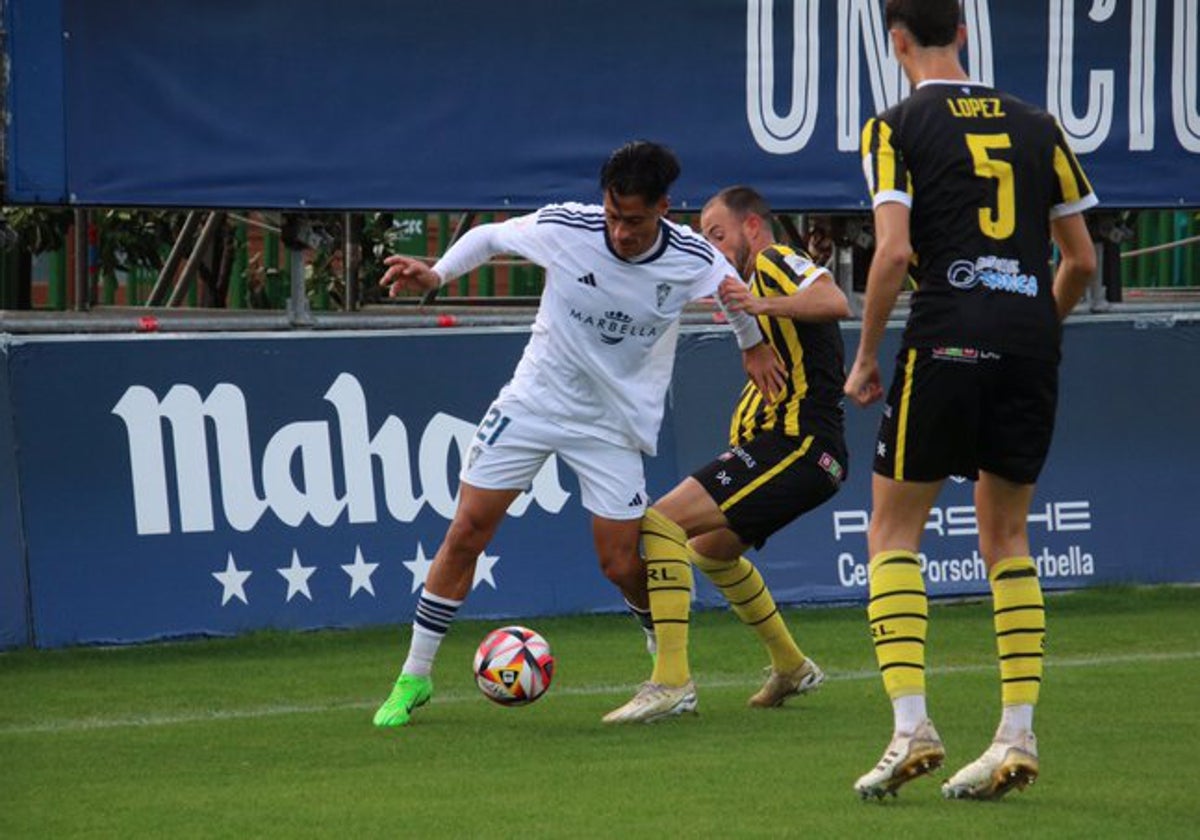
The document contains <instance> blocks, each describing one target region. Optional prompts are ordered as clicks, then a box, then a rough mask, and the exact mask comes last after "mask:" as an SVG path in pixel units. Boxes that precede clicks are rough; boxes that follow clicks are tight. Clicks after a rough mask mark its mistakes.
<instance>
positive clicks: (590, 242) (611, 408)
mask: <svg viewBox="0 0 1200 840" xmlns="http://www.w3.org/2000/svg"><path fill="white" fill-rule="evenodd" d="M501 253H506V254H518V255H520V256H522V257H524V258H525V259H527V260H529V261H530V262H534V263H537V264H538V265H540V266H542V267H543V268H545V269H546V285H545V290H544V291H543V292H542V298H541V304H540V305H539V306H538V312H537V317H536V319H535V320H534V324H533V328H532V333H533V334H532V336H531V337H530V339H529V343H528V344H527V345H526V346H525V352H524V355H522V357H521V361H520V363H519V364H518V365H517V369H516V371H515V372H514V374H513V378H512V380H511V381H510V382H509V383H508V384H507V385H506V386H505V391H504V392H506V393H509V394H511V395H512V396H514V397H516V398H517V399H519V400H520V401H521V402H522V403H524V404H525V405H527V406H528V407H530V408H531V409H533V410H535V411H537V412H539V413H540V414H542V415H543V416H545V417H547V418H549V419H551V420H553V421H554V422H556V423H558V424H560V425H562V426H565V427H567V428H570V429H574V430H577V431H579V432H582V433H584V434H590V435H594V436H596V437H599V438H602V439H604V440H607V441H611V442H613V443H616V444H620V445H624V446H630V447H634V448H637V449H640V450H642V451H643V452H645V453H646V454H648V455H653V454H654V453H655V450H656V447H657V441H658V430H659V426H660V425H661V424H662V417H663V405H664V402H665V400H666V393H667V386H668V385H669V384H670V380H671V372H672V369H673V367H674V364H675V343H676V339H677V337H678V334H679V319H680V315H681V314H682V312H683V308H684V306H685V305H686V304H687V303H689V302H690V301H693V300H696V299H698V298H702V297H706V296H709V295H715V294H716V291H717V286H718V285H719V284H720V282H721V280H722V279H723V278H725V277H727V276H733V277H737V276H738V274H737V272H736V271H735V270H734V268H733V267H732V266H731V265H730V264H729V262H728V261H727V260H726V259H725V258H724V257H723V256H722V255H721V254H720V253H719V252H718V251H717V250H716V249H715V248H713V247H712V246H711V245H709V244H708V242H706V241H705V240H704V239H703V238H701V237H700V236H698V235H697V234H696V233H694V232H693V231H692V230H691V229H690V228H688V227H686V226H684V225H680V224H676V223H674V222H671V221H668V220H665V219H664V220H663V221H662V223H661V225H660V232H659V239H658V242H657V243H656V245H655V246H654V248H652V249H651V250H650V251H649V252H648V253H647V254H646V256H644V257H643V258H641V259H640V260H639V261H638V262H630V261H627V260H624V259H622V258H621V257H619V256H617V254H616V253H615V252H614V251H613V249H612V247H611V245H610V243H609V239H608V234H607V231H606V229H605V224H604V208H603V207H601V206H598V205H585V204H576V203H566V204H552V205H548V206H546V207H543V208H541V209H540V210H538V211H537V212H535V213H531V214H529V215H527V216H520V217H518V218H514V219H509V220H508V221H505V222H500V223H498V224H493V225H483V226H481V227H478V228H474V229H472V230H471V231H469V232H468V233H467V235H466V236H464V237H463V238H462V239H460V240H459V241H458V242H457V243H455V245H454V246H452V247H451V248H450V249H449V250H448V251H447V252H446V255H445V256H444V257H443V258H442V259H441V260H439V261H438V263H437V264H436V265H435V266H434V270H435V271H437V272H438V273H439V274H440V275H441V276H442V277H443V279H449V278H453V277H457V276H459V275H461V274H464V273H466V272H467V271H470V270H471V269H473V268H475V267H476V266H477V265H480V264H481V263H482V262H483V261H484V260H486V259H488V258H489V257H491V256H494V255H495V254H501ZM730 320H731V322H732V323H733V324H734V325H735V327H736V331H737V334H738V344H739V346H742V347H748V346H751V345H753V344H755V343H757V342H758V341H760V340H761V334H760V333H759V332H758V327H757V324H756V323H755V322H754V320H753V319H752V318H749V316H745V315H744V313H732V314H731V315H730ZM751 331H752V332H751Z"/></svg>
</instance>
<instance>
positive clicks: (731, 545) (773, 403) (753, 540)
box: [605, 187, 849, 723]
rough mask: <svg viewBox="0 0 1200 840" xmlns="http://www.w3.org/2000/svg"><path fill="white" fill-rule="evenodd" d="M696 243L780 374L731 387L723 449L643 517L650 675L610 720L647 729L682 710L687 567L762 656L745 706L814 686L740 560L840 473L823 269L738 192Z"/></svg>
mask: <svg viewBox="0 0 1200 840" xmlns="http://www.w3.org/2000/svg"><path fill="white" fill-rule="evenodd" d="M700 224H701V229H702V232H703V233H704V235H705V238H707V239H708V240H709V242H711V243H712V244H713V245H715V246H716V247H717V249H718V250H720V251H721V252H722V254H724V255H725V257H726V258H727V259H729V261H730V262H731V263H732V264H733V265H734V266H735V267H736V268H737V269H738V271H739V272H740V273H741V274H742V276H743V277H745V278H747V280H748V283H749V285H746V284H744V283H742V282H741V281H740V280H737V279H734V278H727V279H726V281H725V282H723V283H722V285H721V289H720V293H721V297H722V300H723V302H724V303H725V305H726V306H727V308H729V309H730V310H734V311H744V312H747V313H749V314H751V315H754V316H755V317H756V318H757V319H758V325H759V329H760V330H761V331H762V333H763V335H764V336H765V337H766V339H767V341H768V343H769V344H770V345H771V347H773V348H774V350H775V352H776V353H778V354H779V357H780V359H781V360H782V362H783V365H784V368H785V381H784V384H783V387H782V388H781V389H780V390H779V391H778V392H776V393H764V392H763V391H762V390H760V389H759V388H758V387H756V386H755V385H754V384H753V383H747V385H746V387H745V388H744V389H743V391H742V394H741V398H740V399H739V401H738V404H737V408H736V410H735V411H734V414H733V420H732V423H731V428H730V446H729V449H728V450H727V451H726V452H724V453H722V454H721V455H720V456H718V457H717V458H716V459H715V460H713V461H712V462H710V463H709V464H707V465H705V466H704V467H702V468H700V469H699V470H697V471H696V472H694V473H693V474H692V475H691V476H690V477H688V478H685V479H684V480H683V481H682V482H681V483H680V484H679V485H678V486H677V487H675V489H673V490H672V491H671V492H669V493H668V494H667V495H666V496H664V497H663V498H662V499H660V500H659V501H658V502H656V503H655V504H654V505H653V506H652V507H651V509H650V510H649V511H648V512H647V514H646V520H645V522H646V526H645V527H644V528H643V531H642V535H643V540H642V546H643V552H644V554H645V559H646V566H647V573H648V587H647V588H648V589H649V594H650V608H651V612H652V613H653V617H654V626H655V631H656V634H657V637H658V652H657V656H656V658H655V665H654V674H653V676H652V677H651V679H650V681H649V682H648V683H646V684H645V685H644V686H643V687H642V689H641V690H640V691H639V692H638V694H637V695H636V696H635V697H634V698H633V700H631V701H629V703H626V704H625V705H624V706H622V707H621V708H619V709H617V710H615V711H614V712H612V713H610V714H609V715H608V716H607V717H606V718H605V720H606V721H607V722H610V723H626V722H634V721H650V720H656V719H658V718H661V717H667V716H670V715H672V714H677V713H679V712H680V711H691V710H693V709H694V708H695V691H694V687H693V686H692V682H691V674H690V669H689V666H688V659H687V623H688V614H689V608H690V602H691V589H692V586H691V584H692V571H691V570H692V567H693V566H695V567H697V568H699V569H700V570H701V571H702V572H703V573H704V574H705V575H706V576H707V577H708V578H709V579H710V580H711V581H712V582H713V583H714V584H715V585H716V586H717V588H718V589H720V591H721V593H722V594H723V595H724V596H725V598H726V600H727V601H728V602H729V604H730V606H731V607H732V609H733V611H734V612H735V613H736V614H737V616H738V617H739V618H740V619H741V620H742V622H743V623H745V624H746V625H748V626H750V627H752V628H753V629H754V631H755V632H756V633H757V634H758V636H759V638H760V639H761V640H762V642H763V644H764V645H765V646H766V648H767V651H768V653H769V655H770V657H771V665H770V667H769V668H768V674H767V680H766V683H765V684H764V685H763V687H762V688H761V689H760V690H759V691H758V692H757V693H756V694H755V695H753V696H752V697H751V698H750V701H749V702H750V705H751V706H758V707H772V706H778V705H781V704H782V703H783V702H784V701H785V700H786V699H787V698H788V697H791V696H794V695H798V694H804V693H807V692H808V691H811V690H812V689H814V688H816V687H817V686H818V685H820V683H821V681H822V680H823V679H824V674H823V673H822V671H821V669H820V668H819V667H818V666H817V665H816V663H814V662H813V661H812V660H811V659H809V658H808V657H806V656H805V655H804V654H803V653H802V652H801V650H800V648H799V647H798V646H797V644H796V642H795V640H794V639H793V637H792V635H791V633H789V631H788V629H787V626H786V625H785V624H784V621H783V618H782V616H781V615H780V614H779V610H778V609H777V608H776V606H775V601H774V599H773V598H772V597H771V592H770V590H769V589H768V588H767V585H766V583H765V581H764V580H763V578H762V575H761V574H760V573H759V571H758V569H756V568H755V567H754V565H753V564H752V563H751V562H750V561H749V560H747V559H746V558H745V557H744V556H743V554H744V552H745V551H746V550H747V549H748V548H749V547H751V546H754V547H756V548H761V547H762V545H763V544H764V543H765V542H766V540H767V538H768V537H769V536H771V534H773V533H775V532H776V531H778V530H779V529H780V528H782V527H784V526H785V525H787V524H788V523H789V522H791V521H792V520H794V519H795V518H796V517H798V516H800V515H801V514H803V513H805V512H807V511H809V510H812V509H813V508H815V507H817V506H819V505H821V504H823V503H824V502H825V501H827V500H828V499H829V498H830V497H832V496H833V495H834V493H836V492H837V491H838V489H839V488H840V487H841V484H842V481H843V480H844V479H845V477H846V470H847V461H846V445H845V442H844V440H843V432H842V419H843V417H842V414H843V413H842V401H843V399H844V396H843V394H842V385H843V382H844V372H843V357H844V354H843V349H842V334H841V330H840V329H839V328H838V323H837V322H838V320H839V319H840V318H844V317H846V316H847V315H849V305H848V303H847V301H846V297H845V295H844V294H842V292H841V290H840V289H838V287H837V286H836V285H835V284H834V282H833V278H832V277H830V275H829V272H828V271H826V270H825V269H823V268H820V267H818V266H816V265H814V264H813V263H812V261H811V260H810V259H809V258H808V256H807V255H806V254H804V253H803V252H801V251H797V250H793V249H791V248H788V247H787V246H784V245H781V244H778V243H776V242H775V237H774V234H773V232H772V228H771V211H770V208H769V207H768V206H767V203H766V202H765V201H764V200H763V198H762V196H760V195H759V194H758V193H757V192H755V191H754V190H752V189H750V188H749V187H730V188H728V189H725V190H722V191H721V192H720V193H718V194H717V196H715V197H714V198H713V199H712V200H710V201H709V202H708V203H707V204H706V205H705V207H704V210H703V212H702V213H701V215H700Z"/></svg>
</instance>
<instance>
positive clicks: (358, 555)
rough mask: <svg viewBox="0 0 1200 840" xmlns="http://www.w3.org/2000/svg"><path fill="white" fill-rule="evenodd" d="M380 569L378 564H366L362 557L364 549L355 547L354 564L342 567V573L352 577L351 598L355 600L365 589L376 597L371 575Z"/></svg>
mask: <svg viewBox="0 0 1200 840" xmlns="http://www.w3.org/2000/svg"><path fill="white" fill-rule="evenodd" d="M377 568H379V564H378V563H364V562H363V556H362V547H361V546H355V548H354V562H353V563H346V564H343V565H342V571H343V572H345V573H346V574H348V575H350V597H351V598H353V597H354V595H355V593H356V592H358V590H360V589H365V590H367V592H369V593H370V594H371V597H372V598H374V597H375V587H374V585H373V584H372V583H371V575H373V574H375V570H376V569H377Z"/></svg>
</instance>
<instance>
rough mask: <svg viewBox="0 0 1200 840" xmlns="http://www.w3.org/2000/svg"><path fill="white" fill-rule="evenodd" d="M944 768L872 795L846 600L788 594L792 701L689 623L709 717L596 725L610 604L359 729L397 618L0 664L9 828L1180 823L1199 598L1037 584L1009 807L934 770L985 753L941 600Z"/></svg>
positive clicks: (44, 832) (873, 713) (181, 832)
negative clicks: (507, 667)
mask: <svg viewBox="0 0 1200 840" xmlns="http://www.w3.org/2000/svg"><path fill="white" fill-rule="evenodd" d="M931 612H932V617H931V622H930V639H929V649H928V664H929V695H930V710H931V713H932V716H933V719H934V721H935V722H936V723H937V725H938V728H939V730H940V731H941V734H942V737H943V738H944V739H945V741H946V747H947V752H948V758H947V764H946V767H945V768H943V770H942V771H939V772H938V774H936V780H929V779H925V780H920V781H917V782H914V783H912V784H911V785H909V786H907V787H905V788H904V789H903V790H902V791H901V794H900V796H899V798H897V799H888V800H887V801H884V802H882V803H880V802H861V801H859V800H858V799H857V798H856V797H855V795H854V793H853V791H852V790H851V784H852V782H853V781H854V779H855V778H856V777H857V776H858V775H859V774H860V773H862V772H865V771H866V770H867V769H868V768H869V767H870V766H871V765H872V764H873V763H874V762H875V761H876V760H877V759H878V757H879V754H880V752H881V751H882V749H883V747H884V745H885V744H886V742H887V739H888V737H889V734H890V723H891V721H890V711H889V707H888V704H887V701H886V698H885V696H884V693H883V688H882V685H881V683H880V680H879V677H878V674H877V673H876V671H875V667H874V660H873V654H872V651H871V645H870V641H869V638H868V634H867V630H866V618H865V615H864V611H863V610H862V609H861V608H846V609H841V608H838V609H800V610H789V611H787V613H786V616H787V620H788V623H789V625H790V626H791V628H792V630H793V632H794V633H795V634H796V636H797V637H798V639H799V641H800V644H801V647H803V648H804V650H805V651H806V652H807V653H808V654H810V655H811V656H812V657H813V658H814V659H816V660H817V661H818V662H819V663H820V664H821V665H822V666H823V667H824V668H825V670H826V671H827V672H828V674H829V681H828V682H827V683H826V684H825V686H823V687H822V689H821V690H820V691H818V692H817V693H815V694H813V695H811V696H809V697H805V698H799V699H793V700H792V701H790V702H789V704H788V705H787V706H785V707H784V708H782V709H773V710H758V709H750V708H747V707H746V705H745V700H746V697H747V696H748V695H749V694H750V693H752V692H753V691H754V690H755V689H756V688H757V686H758V684H759V681H760V679H761V668H762V666H763V665H765V664H766V661H767V660H766V656H765V653H764V652H763V651H762V650H761V649H760V648H759V647H758V644H757V641H756V640H755V638H754V636H753V635H752V633H750V632H749V631H748V630H747V629H745V628H743V627H741V626H740V625H739V624H738V622H737V620H736V619H735V618H734V617H733V616H732V615H731V614H729V613H727V612H724V611H715V612H705V613H701V614H699V615H697V616H695V618H694V621H693V628H692V663H693V669H694V672H695V675H696V678H697V683H698V685H699V689H700V714H699V716H697V717H692V718H686V719H681V720H673V721H669V722H666V723H661V724H657V725H653V726H644V725H642V726H636V727H607V726H603V725H602V724H601V723H600V717H601V715H603V714H604V713H605V712H606V711H608V710H609V709H611V708H613V707H614V706H616V705H618V704H620V703H622V702H624V701H625V700H626V699H627V698H628V697H629V696H630V694H631V691H632V690H633V688H634V687H635V686H636V684H637V683H638V682H639V681H641V680H642V679H645V678H646V677H647V676H648V675H649V669H650V663H649V659H648V657H647V656H646V653H645V650H644V647H643V645H642V635H641V631H640V630H638V629H637V627H636V625H635V624H634V622H633V621H632V620H631V619H629V618H627V617H624V616H615V615H613V616H587V617H576V618H543V619H526V620H524V621H523V622H521V623H525V624H528V625H530V626H532V627H534V628H535V629H537V630H539V631H540V632H541V633H543V634H544V635H545V636H546V638H547V639H548V640H549V641H550V644H551V646H552V647H553V649H554V653H555V656H556V658H557V666H558V671H557V674H556V676H555V681H554V685H553V686H552V687H551V689H550V692H549V693H548V694H547V696H546V697H545V698H543V699H542V700H540V701H539V702H537V703H535V704H534V705H532V706H528V707H524V708H518V709H505V708H501V707H499V706H495V705H493V704H491V703H489V702H488V701H486V700H485V699H484V698H483V697H482V695H480V694H479V693H478V692H477V691H476V689H475V688H474V686H473V684H472V681H471V675H470V662H471V657H472V655H473V652H474V647H475V644H476V643H477V642H478V641H479V640H480V639H481V638H482V637H483V635H484V634H485V632H486V631H487V630H488V629H490V628H491V627H493V626H497V625H498V624H500V623H502V622H467V621H463V622H459V623H458V624H456V626H455V627H454V629H453V630H452V631H451V634H450V636H449V638H448V639H447V641H446V643H445V645H444V646H443V649H442V654H441V656H440V658H439V664H438V668H437V670H436V671H435V675H434V676H435V682H436V693H435V697H434V700H433V702H432V703H431V704H430V705H429V706H427V707H426V708H424V709H421V710H420V711H419V712H418V713H417V715H416V716H415V717H414V722H413V724H412V725H411V726H409V727H407V728H405V729H402V730H396V731H379V730H376V729H375V728H374V727H373V726H372V725H371V715H372V713H373V711H374V709H375V707H376V705H377V704H378V703H379V702H380V701H381V700H382V699H383V697H384V696H385V695H386V694H387V691H388V689H389V687H390V684H391V681H392V679H393V677H394V675H395V671H396V670H397V668H398V666H399V663H400V661H401V659H402V656H403V653H404V650H405V649H406V643H407V637H408V630H407V628H399V629H397V628H372V629H368V630H360V631H339V632H320V633H304V634H282V633H265V634H255V635H251V636H248V637H243V638H238V639H228V640H215V641H191V642H181V643H175V644H161V645H146V646H140V647H131V648H119V649H107V650H102V649H75V650H67V651H17V652H11V653H8V654H4V655H0V837H4V838H14V839H15V838H41V837H46V838H68V837H98V838H107V837H114V838H129V837H171V838H184V837H206V838H207V837H230V838H249V837H288V838H292V837H337V838H346V840H349V838H367V837H389V838H396V837H431V838H432V837H485V836H499V835H502V836H510V837H572V838H584V837H587V838H590V837H612V838H625V839H626V840H629V839H630V838H635V837H763V838H766V837H872V838H883V837H899V836H906V835H907V836H941V837H1003V838H1013V837H1053V838H1063V837H1088V838H1092V837H1194V836H1196V832H1197V831H1200V829H1198V828H1197V822H1198V821H1200V806H1198V805H1197V804H1196V801H1197V800H1196V796H1195V790H1194V786H1195V776H1196V772H1197V771H1196V767H1197V763H1196V762H1197V755H1198V754H1200V711H1198V710H1200V590H1198V589H1195V588H1175V587H1171V588H1150V589H1102V590H1093V591H1088V592H1081V593H1073V594H1065V595H1055V596H1051V597H1050V598H1049V599H1048V618H1049V628H1050V629H1049V635H1048V638H1047V649H1048V660H1047V678H1046V681H1045V683H1044V685H1043V691H1042V702H1041V705H1040V706H1039V707H1038V712H1037V717H1036V729H1037V732H1038V735H1039V738H1040V741H1041V750H1042V778H1041V779H1039V780H1038V782H1037V784H1036V785H1034V786H1033V787H1032V788H1030V789H1029V790H1028V791H1026V792H1024V793H1020V794H1012V795H1010V796H1009V797H1008V798H1006V799H1005V800H1003V801H1001V802H998V803H976V802H948V801H945V800H943V799H942V798H941V795H940V792H939V789H938V787H939V784H940V781H941V779H943V778H945V776H946V775H947V774H948V773H949V772H952V771H953V770H954V769H957V767H958V766H960V765H961V764H964V763H966V762H967V761H970V760H972V759H974V758H975V757H976V755H977V754H978V753H979V752H980V751H981V750H982V749H983V748H984V747H985V746H986V745H987V742H988V740H989V738H990V736H991V733H992V730H993V729H994V727H995V724H996V720H997V714H998V700H999V688H998V679H997V675H996V661H995V654H994V639H993V637H992V632H991V621H990V616H989V613H988V605H987V604H986V603H983V602H975V603H965V604H939V603H935V604H934V605H933V607H932V611H931Z"/></svg>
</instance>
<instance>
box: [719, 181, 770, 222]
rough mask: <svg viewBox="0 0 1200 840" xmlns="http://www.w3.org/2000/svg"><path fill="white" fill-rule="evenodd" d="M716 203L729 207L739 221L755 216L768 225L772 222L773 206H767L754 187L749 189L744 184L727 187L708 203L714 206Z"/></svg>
mask: <svg viewBox="0 0 1200 840" xmlns="http://www.w3.org/2000/svg"><path fill="white" fill-rule="evenodd" d="M716 201H720V202H721V203H722V204H724V205H725V206H726V207H728V208H729V209H730V211H731V212H732V213H733V214H734V215H735V216H737V217H738V218H739V219H744V218H746V216H749V215H750V214H754V215H755V216H759V217H760V218H762V219H763V221H765V222H767V223H768V224H769V223H770V221H771V205H769V204H767V200H766V199H765V198H763V197H762V194H761V193H760V192H759V191H758V190H756V189H754V188H753V187H747V186H745V185H743V184H738V185H737V186H735V187H726V188H725V189H723V190H721V191H720V192H719V193H717V194H716V195H714V196H713V197H712V199H711V200H710V201H709V202H708V203H709V204H712V203H713V202H716Z"/></svg>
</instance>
